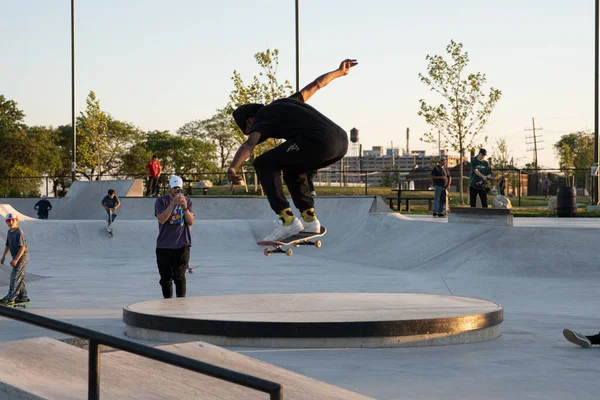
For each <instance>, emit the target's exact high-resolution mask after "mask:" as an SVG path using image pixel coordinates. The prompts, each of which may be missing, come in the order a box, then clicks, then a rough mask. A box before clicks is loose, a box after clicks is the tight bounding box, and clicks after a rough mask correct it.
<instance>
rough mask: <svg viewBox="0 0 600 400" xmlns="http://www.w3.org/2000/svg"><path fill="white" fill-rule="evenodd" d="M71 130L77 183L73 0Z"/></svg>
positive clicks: (73, 166) (73, 9)
mask: <svg viewBox="0 0 600 400" xmlns="http://www.w3.org/2000/svg"><path fill="white" fill-rule="evenodd" d="M71 129H72V133H73V149H72V151H73V162H72V163H71V180H72V181H73V182H75V170H76V166H77V127H76V126H75V0H71Z"/></svg>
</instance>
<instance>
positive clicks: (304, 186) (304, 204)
mask: <svg viewBox="0 0 600 400" xmlns="http://www.w3.org/2000/svg"><path fill="white" fill-rule="evenodd" d="M283 180H284V181H285V184H286V185H287V188H288V191H289V192H290V196H292V200H293V201H294V206H296V208H297V209H298V210H300V211H304V210H308V209H310V208H314V206H315V201H314V199H313V197H312V195H311V194H310V185H309V184H308V175H307V173H306V172H299V171H298V170H290V169H284V170H283Z"/></svg>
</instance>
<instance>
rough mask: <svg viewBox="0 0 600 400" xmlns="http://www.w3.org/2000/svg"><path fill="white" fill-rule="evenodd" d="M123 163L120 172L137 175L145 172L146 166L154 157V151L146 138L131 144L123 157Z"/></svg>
mask: <svg viewBox="0 0 600 400" xmlns="http://www.w3.org/2000/svg"><path fill="white" fill-rule="evenodd" d="M121 159H122V163H121V168H120V171H119V172H120V173H121V174H123V175H128V176H136V175H140V174H143V173H144V167H145V166H146V164H148V161H150V160H151V159H152V151H150V149H148V144H147V142H146V141H145V140H144V141H142V142H139V143H136V144H134V145H133V146H131V147H130V148H129V149H128V150H127V152H126V153H125V154H123V156H122V157H121Z"/></svg>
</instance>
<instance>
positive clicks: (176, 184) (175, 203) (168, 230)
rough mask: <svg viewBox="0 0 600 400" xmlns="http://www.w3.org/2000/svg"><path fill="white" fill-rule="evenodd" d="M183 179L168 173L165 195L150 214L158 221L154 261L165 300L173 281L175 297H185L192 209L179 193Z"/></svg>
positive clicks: (171, 294) (167, 297)
mask: <svg viewBox="0 0 600 400" xmlns="http://www.w3.org/2000/svg"><path fill="white" fill-rule="evenodd" d="M182 187H183V180H182V179H181V178H180V177H178V176H172V177H171V179H170V180H169V194H168V195H166V196H161V197H158V198H157V199H156V201H155V202H154V215H155V216H156V219H157V220H158V237H157V238H156V263H157V265H158V273H159V274H160V281H159V283H160V287H161V288H162V294H163V297H164V298H165V299H170V298H171V297H173V282H175V294H176V295H177V297H185V293H186V280H185V272H186V270H187V269H188V263H189V261H190V247H191V245H192V225H194V212H193V210H192V200H190V198H188V197H185V195H184V194H183V193H182V192H181V188H182Z"/></svg>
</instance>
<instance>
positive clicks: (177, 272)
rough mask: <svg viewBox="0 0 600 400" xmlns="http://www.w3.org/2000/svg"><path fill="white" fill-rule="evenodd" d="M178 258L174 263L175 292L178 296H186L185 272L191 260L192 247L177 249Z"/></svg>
mask: <svg viewBox="0 0 600 400" xmlns="http://www.w3.org/2000/svg"><path fill="white" fill-rule="evenodd" d="M175 255H176V259H175V260H174V264H173V271H172V272H173V281H174V282H175V294H176V295H177V297H185V292H186V280H185V272H186V271H187V269H188V266H189V262H190V248H189V247H182V248H181V249H176V250H175Z"/></svg>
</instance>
